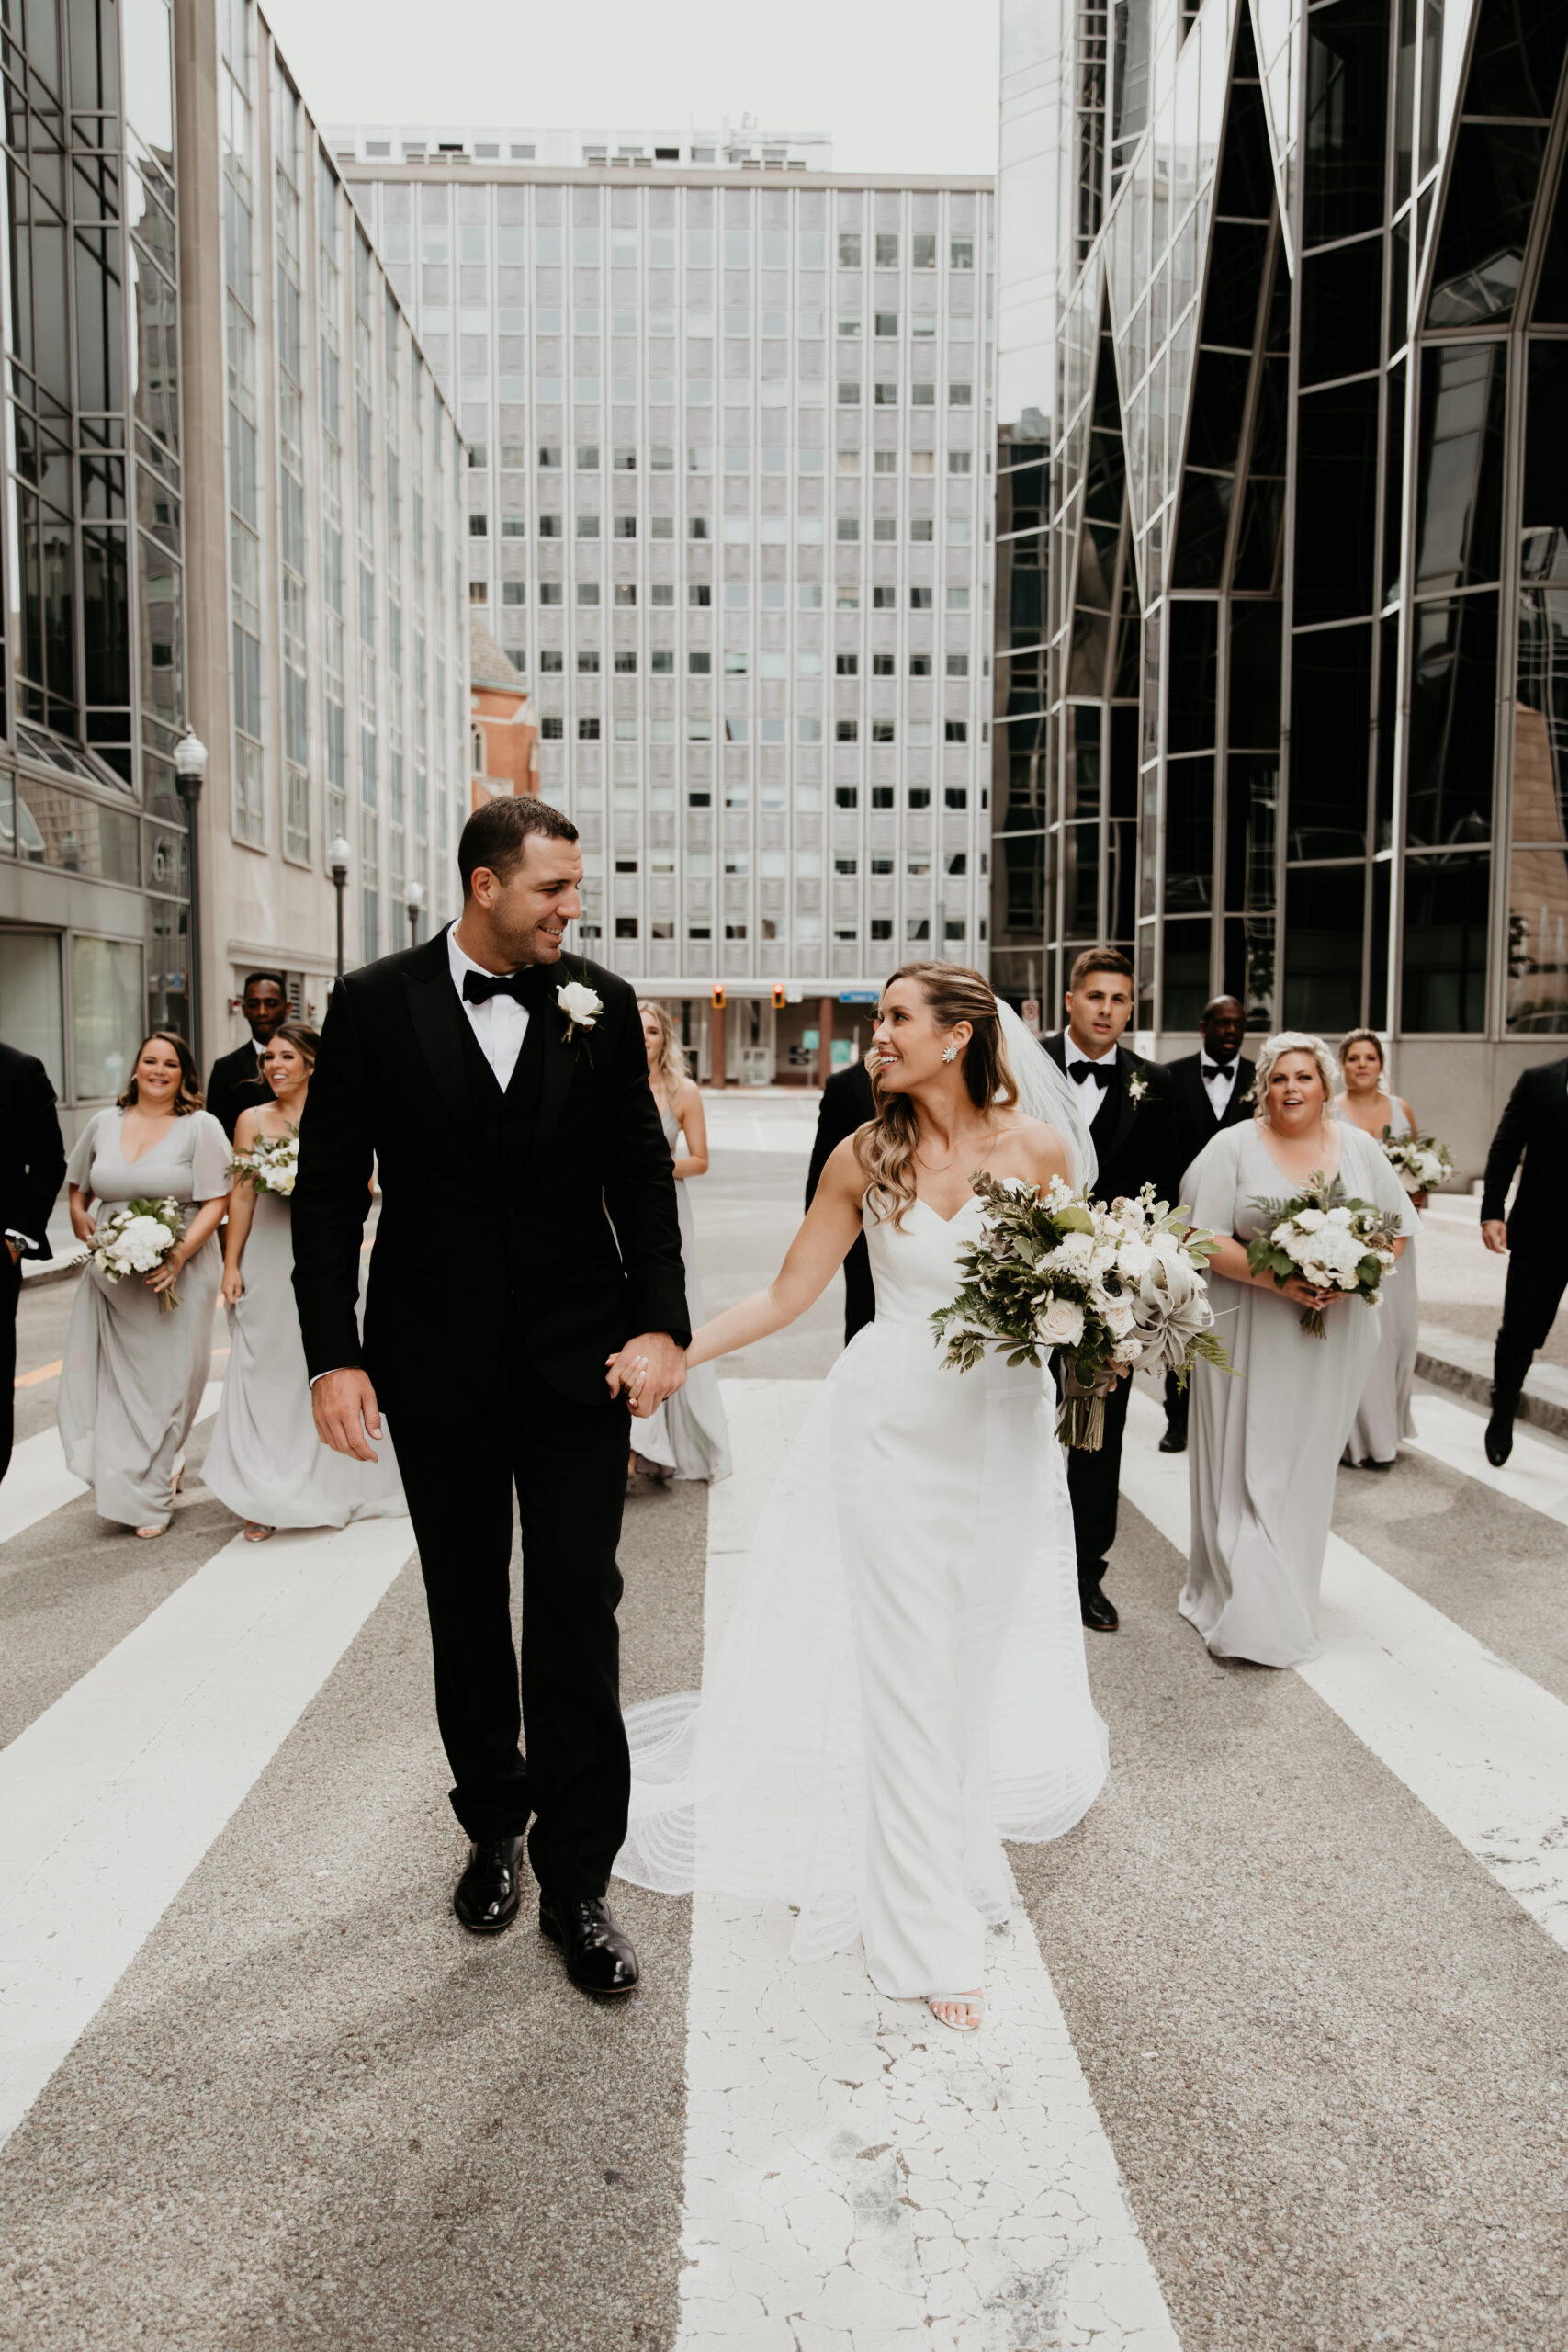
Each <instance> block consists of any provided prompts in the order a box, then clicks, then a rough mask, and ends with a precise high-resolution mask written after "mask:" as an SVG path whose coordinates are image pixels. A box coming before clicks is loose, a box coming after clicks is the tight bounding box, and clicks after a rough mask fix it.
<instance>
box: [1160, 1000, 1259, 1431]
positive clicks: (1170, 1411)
mask: <svg viewBox="0 0 1568 2352" xmlns="http://www.w3.org/2000/svg"><path fill="white" fill-rule="evenodd" d="M1198 1034H1199V1035H1200V1036H1201V1038H1202V1040H1203V1043H1202V1045H1201V1047H1200V1048H1199V1050H1198V1052H1197V1053H1195V1054H1184V1055H1183V1056H1182V1057H1181V1058H1180V1060H1179V1061H1174V1062H1167V1063H1166V1065H1165V1068H1166V1071H1167V1073H1168V1077H1169V1079H1170V1118H1171V1133H1172V1136H1173V1137H1174V1149H1173V1152H1172V1156H1171V1182H1172V1184H1173V1185H1174V1186H1175V1188H1176V1190H1177V1191H1178V1192H1179V1191H1180V1189H1181V1181H1182V1178H1183V1177H1184V1176H1185V1175H1186V1173H1187V1170H1189V1169H1190V1167H1191V1165H1192V1162H1193V1161H1194V1160H1195V1159H1197V1157H1198V1154H1199V1153H1200V1152H1201V1150H1202V1148H1203V1147H1204V1145H1205V1144H1206V1143H1210V1142H1212V1141H1213V1138H1214V1136H1217V1135H1218V1134H1219V1132H1220V1130H1221V1128H1222V1127H1234V1126H1238V1125H1240V1123H1241V1121H1242V1120H1243V1119H1249V1118H1250V1117H1251V1116H1252V1102H1251V1093H1252V1081H1253V1080H1254V1078H1255V1077H1256V1076H1257V1074H1258V1069H1257V1064H1256V1063H1254V1062H1249V1061H1247V1060H1246V1059H1244V1057H1243V1056H1242V1050H1241V1041H1242V1039H1243V1038H1244V1037H1245V1036H1246V1035H1247V1011H1246V1008H1245V1006H1243V1005H1242V1004H1241V1003H1240V1002H1239V1001H1238V1000H1237V999H1236V998H1235V997H1234V996H1216V997H1213V998H1211V1000H1210V1001H1209V1002H1208V1003H1207V1004H1206V1005H1205V1006H1204V1007H1203V1017H1202V1019H1201V1021H1200V1022H1199V1023H1198ZM1190 1395H1191V1389H1190V1387H1188V1388H1185V1389H1179V1388H1178V1386H1177V1385H1176V1374H1175V1373H1173V1372H1168V1373H1167V1374H1166V1375H1165V1435H1164V1436H1163V1437H1162V1438H1161V1440H1160V1442H1159V1450H1160V1452H1161V1453H1186V1451H1187V1405H1188V1399H1189V1397H1190Z"/></svg>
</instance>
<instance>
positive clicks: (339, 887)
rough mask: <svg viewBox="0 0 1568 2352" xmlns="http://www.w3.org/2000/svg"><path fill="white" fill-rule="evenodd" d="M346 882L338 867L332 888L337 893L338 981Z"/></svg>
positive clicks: (340, 966)
mask: <svg viewBox="0 0 1568 2352" xmlns="http://www.w3.org/2000/svg"><path fill="white" fill-rule="evenodd" d="M347 882H348V876H347V875H346V874H345V873H344V871H343V869H342V867H341V866H340V867H338V868H337V870H336V871H335V872H334V873H333V888H334V889H335V890H336V892H337V976H338V978H339V979H340V980H341V979H342V978H343V894H344V888H346V886H347Z"/></svg>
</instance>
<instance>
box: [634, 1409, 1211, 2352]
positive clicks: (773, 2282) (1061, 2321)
mask: <svg viewBox="0 0 1568 2352" xmlns="http://www.w3.org/2000/svg"><path fill="white" fill-rule="evenodd" d="M816 1385H817V1384H816V1383H815V1382H809V1381H760V1380H758V1381H741V1380H737V1381H726V1382H725V1383H724V1384H723V1390H724V1398H725V1406H726V1409H727V1411H728V1415H729V1425H730V1435H731V1442H732V1445H733V1449H734V1454H735V1459H736V1462H737V1463H738V1464H739V1465H741V1467H740V1470H739V1474H738V1476H737V1478H736V1479H735V1480H734V1481H733V1482H731V1483H730V1484H728V1485H727V1486H723V1487H716V1488H714V1489H713V1491H712V1494H711V1496H710V1500H709V1537H708V1544H709V1555H708V1585H707V1607H706V1611H705V1640H706V1645H707V1648H708V1652H709V1655H710V1656H711V1655H712V1654H713V1651H714V1649H715V1647H716V1643H717V1640H718V1637H719V1634H721V1632H722V1628H723V1622H724V1620H725V1618H726V1617H727V1616H728V1610H729V1606H730V1604H731V1602H732V1600H733V1597H734V1589H735V1585H736V1581H737V1579H738V1576H739V1567H740V1565H741V1564H742V1563H743V1560H744V1556H745V1551H746V1547H747V1544H749V1542H750V1532H751V1528H752V1526H753V1524H754V1523H755V1520H756V1515H757V1511H758V1510H759V1508H760V1505H761V1498H762V1496H763V1495H764V1494H765V1492H766V1490H767V1487H768V1486H769V1484H770V1483H771V1481H772V1478H773V1474H774V1472H775V1471H776V1469H777V1467H778V1464H779V1463H780V1461H781V1459H782V1456H783V1453H784V1447H785V1444H786V1442H787V1439H788V1436H789V1434H790V1433H791V1430H792V1427H793V1426H795V1425H798V1421H799V1419H800V1417H801V1413H802V1411H803V1409H804V1404H805V1400H806V1399H807V1397H809V1395H810V1393H811V1392H812V1390H813V1389H814V1388H815V1387H816ZM791 1924H792V1923H791V1917H790V1915H789V1913H788V1911H787V1910H786V1909H785V1907H784V1905H777V1904H773V1905H751V1904H745V1903H740V1902H737V1901H734V1900H731V1899H727V1898H722V1897H718V1896H714V1895H703V1896H699V1897H698V1898H697V1900H696V1902H695V1904H694V1912H693V1932H692V1967H691V1980H690V1992H689V1996H688V2012H687V2053H688V2056H687V2069H688V2090H687V2110H686V2113H687V2122H686V2159H685V2194H684V2214H683V2226H682V2247H683V2252H684V2255H685V2267H684V2268H683V2269H682V2277H681V2306H682V2316H681V2324H680V2330H679V2334H678V2336H677V2339H676V2340H677V2346H678V2352H773V2348H774V2347H777V2352H798V2346H800V2345H802V2344H804V2343H811V2344H821V2345H824V2346H825V2345H828V2344H835V2345H846V2346H847V2345H850V2344H853V2346H855V2352H902V2348H903V2347H906V2346H907V2347H908V2352H915V2347H917V2346H919V2347H920V2352H958V2347H960V2346H964V2347H969V2346H981V2345H991V2344H998V2345H999V2344H1000V2343H1002V2342H1003V2341H1004V2340H1005V2341H1006V2342H1007V2343H1009V2344H1014V2345H1036V2344H1038V2345H1040V2346H1044V2345H1045V2344H1046V2343H1051V2344H1060V2345H1066V2344H1089V2343H1091V2342H1092V2343H1094V2344H1097V2345H1101V2346H1106V2347H1107V2352H1132V2347H1137V2352H1179V2343H1178V2338H1177V2335H1176V2331H1175V2329H1174V2327H1173V2326H1172V2324H1171V2321H1170V2317H1169V2314H1168V2312H1167V2310H1166V2307H1165V2300H1164V2297H1163V2295H1162V2294H1161V2291H1160V2287H1159V2282H1158V2280H1157V2278H1156V2275H1155V2271H1154V2267H1153V2265H1152V2264H1151V2262H1150V2260H1149V2257H1148V2255H1147V2253H1146V2251H1145V2247H1144V2245H1143V2241H1142V2239H1141V2238H1140V2237H1139V2234H1138V2228H1137V2223H1136V2221H1135V2220H1134V2215H1133V2211H1132V2208H1131V2206H1130V2204H1129V2202H1128V2199H1127V2195H1126V2191H1125V2189H1124V2188H1122V2181H1121V2177H1120V2176H1119V2173H1118V2171H1117V2166H1116V2159H1115V2156H1114V2154H1113V2153H1112V2151H1111V2144H1110V2143H1109V2141H1108V2140H1107V2138H1106V2136H1105V2132H1104V2130H1103V2128H1102V2126H1101V2124H1100V2117H1099V2115H1098V2113H1097V2111H1096V2109H1095V2105H1094V2100H1093V2098H1092V2096H1091V2094H1090V2091H1089V2085H1088V2083H1087V2082H1086V2081H1085V2079H1084V2075H1083V2071H1082V2068H1081V2067H1080V2066H1079V2064H1078V2061H1077V2053H1076V2052H1075V2051H1074V2049H1073V2045H1072V2041H1071V2038H1070V2037H1069V2035H1068V2032H1067V2029H1066V2022H1065V2020H1064V2018H1063V2016H1062V2012H1061V2008H1060V2007H1059V2005H1058V2003H1057V2000H1056V1996H1055V1990H1054V1988H1053V1986H1052V1984H1051V1979H1050V1976H1049V1974H1048V1973H1047V1972H1046V1969H1045V1966H1044V1963H1043V1961H1042V1959H1041V1956H1040V1950H1039V1946H1038V1944H1037V1943H1036V1941H1035V1938H1034V1933H1033V1929H1032V1927H1031V1926H1030V1923H1029V1919H1028V1917H1027V1915H1026V1914H1025V1913H1024V1911H1023V1909H1022V1907H1021V1905H1020V1906H1019V1907H1018V1908H1016V1909H1015V1911H1014V1914H1013V1918H1012V1923H1011V1925H1010V1928H1008V1929H1007V1930H1006V1932H1005V1934H1002V1935H998V1936H997V1937H995V1938H994V1939H992V1942H991V1946H990V1951H989V1956H988V1964H987V1977H986V2003H987V2018H986V2026H985V2029H984V2031H983V2032H981V2033H980V2034H977V2035H976V2036H973V2037H963V2038H961V2037H959V2036H956V2035H953V2034H950V2033H948V2032H946V2031H944V2030H943V2029H942V2027H941V2026H939V2025H937V2024H935V2023H934V2021H932V2020H931V2018H929V2017H928V2016H927V2014H926V2012H925V2009H924V2006H923V2004H919V2003H914V2002H908V2001H888V2000H885V1999H883V1998H882V1997H881V1996H879V1995H878V1994H877V1992H876V1990H875V1988H874V1986H873V1985H872V1984H871V1983H870V1981H869V1979H868V1978H867V1976H866V1974H865V1970H864V1964H863V1960H862V1957H861V1954H860V1951H859V1949H858V1948H857V1949H856V1950H855V1951H852V1952H846V1953H840V1955H838V1956H837V1957H836V1958H835V1959H833V1960H831V1961H828V1962H820V1963H818V1964H817V1965H814V1966H812V1967H808V1968H805V1967H800V1966H797V1965H796V1964H795V1962H792V1961H791V1960H790V1958H789V1955H788V1944H789V1937H790V1929H791Z"/></svg>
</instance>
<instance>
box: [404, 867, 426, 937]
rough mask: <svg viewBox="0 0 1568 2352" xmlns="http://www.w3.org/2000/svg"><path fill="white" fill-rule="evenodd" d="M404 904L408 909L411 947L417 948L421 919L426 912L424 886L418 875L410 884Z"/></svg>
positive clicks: (405, 894)
mask: <svg viewBox="0 0 1568 2352" xmlns="http://www.w3.org/2000/svg"><path fill="white" fill-rule="evenodd" d="M403 904H404V906H405V907H406V908H407V909H408V918H409V945H410V946H411V947H417V946H418V945H419V919H420V916H421V915H422V914H423V911H424V885H423V882H422V881H421V880H420V879H419V877H418V876H417V875H416V876H415V877H414V879H413V880H412V882H411V883H410V884H409V887H408V888H407V890H406V891H405V893H404V894H403Z"/></svg>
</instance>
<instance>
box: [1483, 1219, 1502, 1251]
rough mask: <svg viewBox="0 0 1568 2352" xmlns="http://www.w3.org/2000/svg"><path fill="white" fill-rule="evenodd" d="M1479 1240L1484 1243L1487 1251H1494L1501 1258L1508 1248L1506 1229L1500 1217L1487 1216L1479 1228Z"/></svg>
mask: <svg viewBox="0 0 1568 2352" xmlns="http://www.w3.org/2000/svg"><path fill="white" fill-rule="evenodd" d="M1481 1238H1482V1239H1483V1241H1484V1242H1485V1244H1486V1247H1487V1248H1488V1250H1495V1251H1496V1252H1497V1254H1498V1256H1499V1257H1501V1256H1502V1254H1503V1252H1504V1251H1505V1250H1506V1249H1507V1247H1508V1227H1507V1225H1506V1221H1505V1220H1504V1219H1503V1218H1502V1217H1500V1216H1489V1217H1488V1218H1487V1220H1486V1222H1485V1224H1484V1225H1483V1227H1482V1228H1481Z"/></svg>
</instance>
